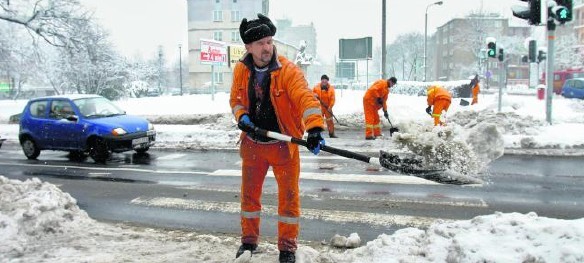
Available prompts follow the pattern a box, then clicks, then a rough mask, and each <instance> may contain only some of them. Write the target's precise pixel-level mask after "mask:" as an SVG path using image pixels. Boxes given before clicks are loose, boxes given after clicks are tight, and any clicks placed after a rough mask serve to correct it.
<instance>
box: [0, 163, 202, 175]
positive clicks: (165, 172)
mask: <svg viewBox="0 0 584 263" xmlns="http://www.w3.org/2000/svg"><path fill="white" fill-rule="evenodd" d="M0 165H11V166H31V167H52V168H63V169H80V170H90V171H131V172H142V173H153V174H196V175H206V174H208V173H207V172H197V171H170V170H149V169H137V168H120V167H83V166H74V165H52V164H28V163H2V162H0Z"/></svg>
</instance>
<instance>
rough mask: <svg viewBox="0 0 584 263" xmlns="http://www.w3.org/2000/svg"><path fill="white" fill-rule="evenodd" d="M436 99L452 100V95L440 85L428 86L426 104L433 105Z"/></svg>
mask: <svg viewBox="0 0 584 263" xmlns="http://www.w3.org/2000/svg"><path fill="white" fill-rule="evenodd" d="M437 100H448V101H451V100H452V95H450V92H448V90H446V89H445V88H443V87H441V86H436V85H434V86H430V87H429V88H428V106H432V105H434V102H435V101H437Z"/></svg>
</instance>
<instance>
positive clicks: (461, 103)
mask: <svg viewBox="0 0 584 263" xmlns="http://www.w3.org/2000/svg"><path fill="white" fill-rule="evenodd" d="M469 104H470V103H469V102H468V101H467V100H465V99H460V106H468V105H469Z"/></svg>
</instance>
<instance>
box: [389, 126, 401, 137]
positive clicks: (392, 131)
mask: <svg viewBox="0 0 584 263" xmlns="http://www.w3.org/2000/svg"><path fill="white" fill-rule="evenodd" d="M394 132H399V129H398V128H394V127H391V128H389V136H390V137H391V136H392V135H393V133H394Z"/></svg>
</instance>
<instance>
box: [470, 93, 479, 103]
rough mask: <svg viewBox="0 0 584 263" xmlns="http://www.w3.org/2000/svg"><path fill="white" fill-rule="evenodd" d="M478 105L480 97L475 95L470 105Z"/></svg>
mask: <svg viewBox="0 0 584 263" xmlns="http://www.w3.org/2000/svg"><path fill="white" fill-rule="evenodd" d="M477 103H479V96H478V95H476V96H475V95H473V96H472V102H471V103H470V105H475V104H477Z"/></svg>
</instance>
